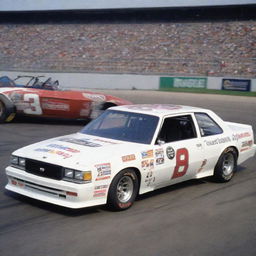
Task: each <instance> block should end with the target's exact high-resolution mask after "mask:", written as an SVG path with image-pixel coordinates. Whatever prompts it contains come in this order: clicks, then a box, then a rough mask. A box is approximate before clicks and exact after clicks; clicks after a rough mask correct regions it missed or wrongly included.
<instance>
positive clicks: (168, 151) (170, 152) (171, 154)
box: [166, 147, 175, 160]
mask: <svg viewBox="0 0 256 256" xmlns="http://www.w3.org/2000/svg"><path fill="white" fill-rule="evenodd" d="M166 155H167V157H168V158H169V159H171V160H172V159H173V158H174V157H175V150H174V149H173V148H172V147H167V148H166Z"/></svg>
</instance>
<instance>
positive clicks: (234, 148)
mask: <svg viewBox="0 0 256 256" xmlns="http://www.w3.org/2000/svg"><path fill="white" fill-rule="evenodd" d="M229 148H231V149H233V150H234V151H235V152H236V156H237V158H238V156H239V151H238V149H237V148H236V147H235V146H230V147H228V148H226V149H225V150H224V152H225V151H226V150H227V149H229Z"/></svg>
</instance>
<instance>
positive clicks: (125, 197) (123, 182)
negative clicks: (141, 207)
mask: <svg viewBox="0 0 256 256" xmlns="http://www.w3.org/2000/svg"><path fill="white" fill-rule="evenodd" d="M138 188H139V182H138V177H137V175H136V173H135V171H134V170H131V169H126V170H123V171H121V172H120V173H118V174H117V175H116V177H115V178H114V179H113V181H112V183H111V185H110V188H109V193H108V202H107V203H108V206H109V207H110V208H111V209H113V210H119V211H120V210H126V209H128V208H129V207H131V206H132V204H133V202H134V200H135V198H136V196H137V193H138Z"/></svg>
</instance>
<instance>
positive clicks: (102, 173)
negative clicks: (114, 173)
mask: <svg viewBox="0 0 256 256" xmlns="http://www.w3.org/2000/svg"><path fill="white" fill-rule="evenodd" d="M95 167H96V169H97V172H98V175H97V178H96V181H99V180H106V179H109V178H110V175H111V165H110V163H105V164H97V165H95Z"/></svg>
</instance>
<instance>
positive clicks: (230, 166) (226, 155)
mask: <svg viewBox="0 0 256 256" xmlns="http://www.w3.org/2000/svg"><path fill="white" fill-rule="evenodd" d="M236 169H237V153H236V151H235V149H234V148H227V149H225V151H224V152H223V153H222V154H221V156H220V158H219V160H218V162H217V164H216V166H215V169H214V175H213V177H214V179H215V180H216V181H218V182H228V181H230V180H231V179H232V178H233V176H234V173H235V172H236Z"/></svg>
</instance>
